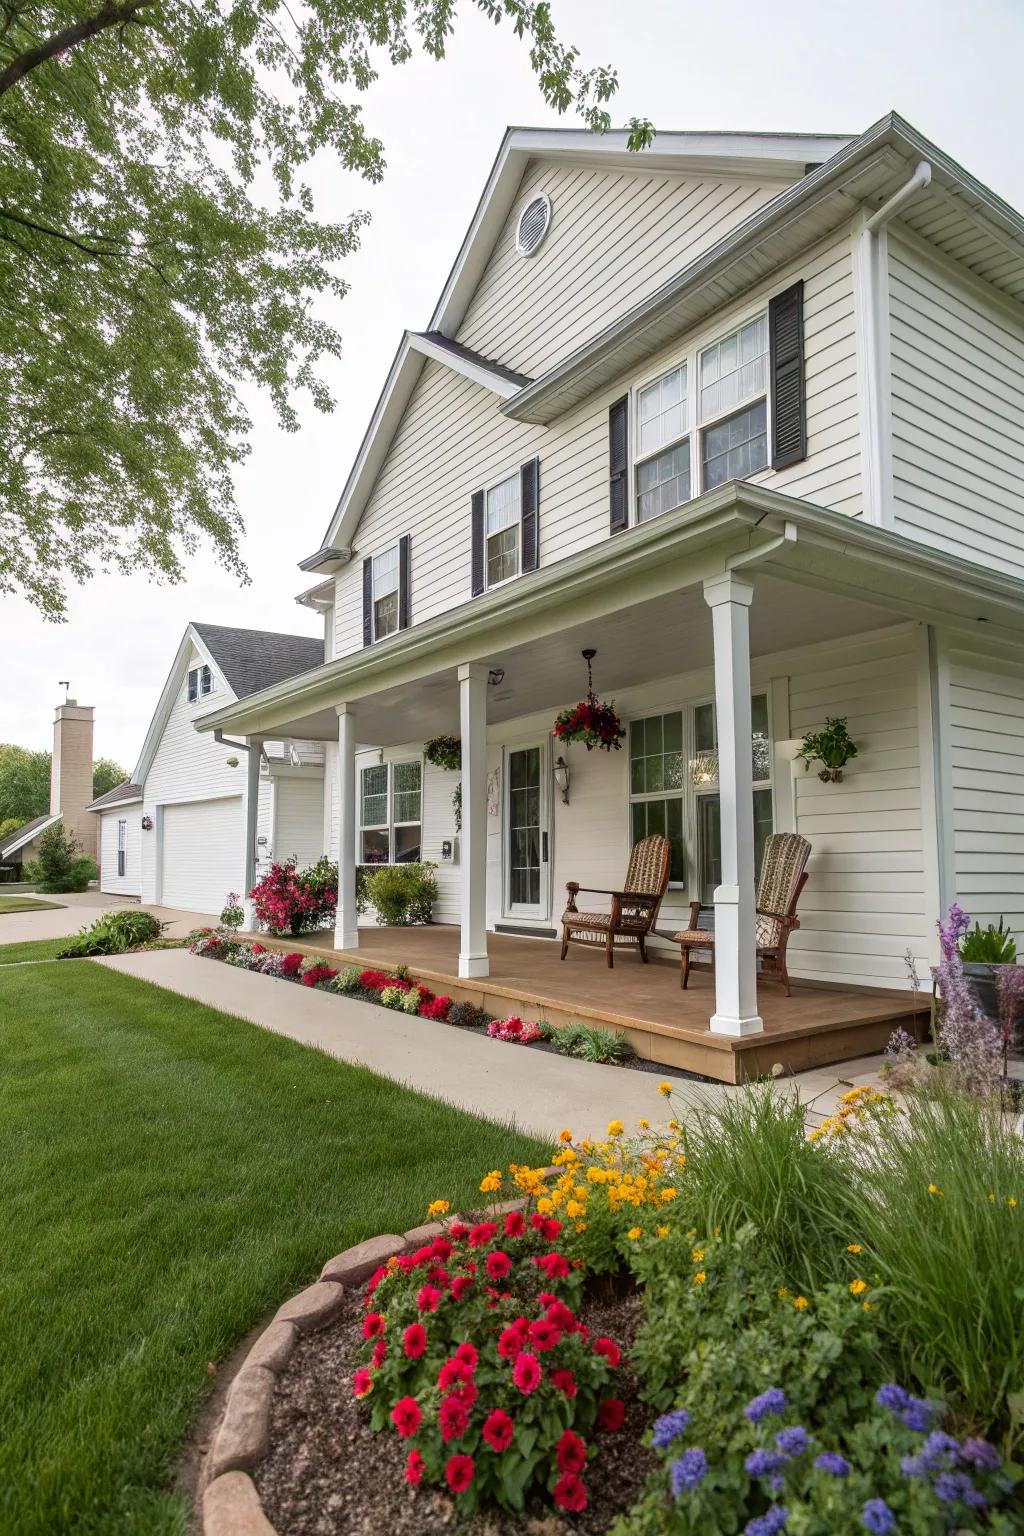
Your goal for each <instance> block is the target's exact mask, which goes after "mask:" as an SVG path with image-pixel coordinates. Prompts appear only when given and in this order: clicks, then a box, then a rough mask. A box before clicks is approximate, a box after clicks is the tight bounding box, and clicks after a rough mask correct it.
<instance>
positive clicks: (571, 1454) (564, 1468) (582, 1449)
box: [555, 1429, 587, 1472]
mask: <svg viewBox="0 0 1024 1536" xmlns="http://www.w3.org/2000/svg"><path fill="white" fill-rule="evenodd" d="M555 1461H556V1463H557V1465H558V1470H559V1472H582V1471H583V1468H584V1467H585V1466H586V1464H587V1447H586V1446H585V1445H584V1443H583V1441H582V1440H581V1439H580V1437H579V1435H575V1434H573V1432H572V1430H571V1429H567V1430H565V1431H563V1434H562V1437H561V1439H560V1440H559V1442H558V1444H557V1445H556V1446H555Z"/></svg>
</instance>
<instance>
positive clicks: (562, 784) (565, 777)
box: [552, 757, 569, 805]
mask: <svg viewBox="0 0 1024 1536" xmlns="http://www.w3.org/2000/svg"><path fill="white" fill-rule="evenodd" d="M552 772H553V774H554V777H555V783H556V784H557V785H558V787H559V789H560V790H561V791H562V804H563V805H568V804H569V764H568V763H567V762H566V760H565V758H564V757H559V758H556V759H555V766H554V768H553V769H552Z"/></svg>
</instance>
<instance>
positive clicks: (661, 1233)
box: [657, 1227, 668, 1237]
mask: <svg viewBox="0 0 1024 1536" xmlns="http://www.w3.org/2000/svg"><path fill="white" fill-rule="evenodd" d="M657 1231H658V1236H659V1237H668V1227H658V1229H657Z"/></svg>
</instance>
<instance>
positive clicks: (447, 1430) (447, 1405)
mask: <svg viewBox="0 0 1024 1536" xmlns="http://www.w3.org/2000/svg"><path fill="white" fill-rule="evenodd" d="M437 1421H438V1423H439V1425H440V1426H441V1439H442V1440H443V1441H444V1443H445V1445H447V1444H448V1441H449V1440H461V1439H462V1437H463V1435H464V1434H465V1433H466V1430H467V1429H468V1428H469V1409H468V1408H467V1407H466V1405H465V1403H464V1402H463V1401H462V1400H461V1398H458V1397H455V1396H454V1394H453V1395H452V1396H451V1397H446V1398H444V1400H443V1401H442V1403H441V1407H440V1409H439V1410H438V1415H437Z"/></svg>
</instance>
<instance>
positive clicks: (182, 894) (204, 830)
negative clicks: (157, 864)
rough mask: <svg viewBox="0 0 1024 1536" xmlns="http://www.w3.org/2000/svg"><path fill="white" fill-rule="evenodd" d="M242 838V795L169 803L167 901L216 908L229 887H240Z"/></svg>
mask: <svg viewBox="0 0 1024 1536" xmlns="http://www.w3.org/2000/svg"><path fill="white" fill-rule="evenodd" d="M244 839H245V825H244V821H243V818H242V797H241V796H240V795H232V796H231V797H230V798H227V799H221V800H191V801H189V802H188V803H186V804H183V805H165V806H164V808H163V848H162V853H163V892H162V896H161V900H162V902H163V905H164V906H165V907H182V908H184V910H185V911H186V912H209V913H212V914H214V915H216V914H218V913H219V912H220V910H221V908H222V907H223V906H224V902H225V899H226V897H227V895H228V892H229V891H239V892H241V889H242V878H243V859H244V846H243V845H244Z"/></svg>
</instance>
